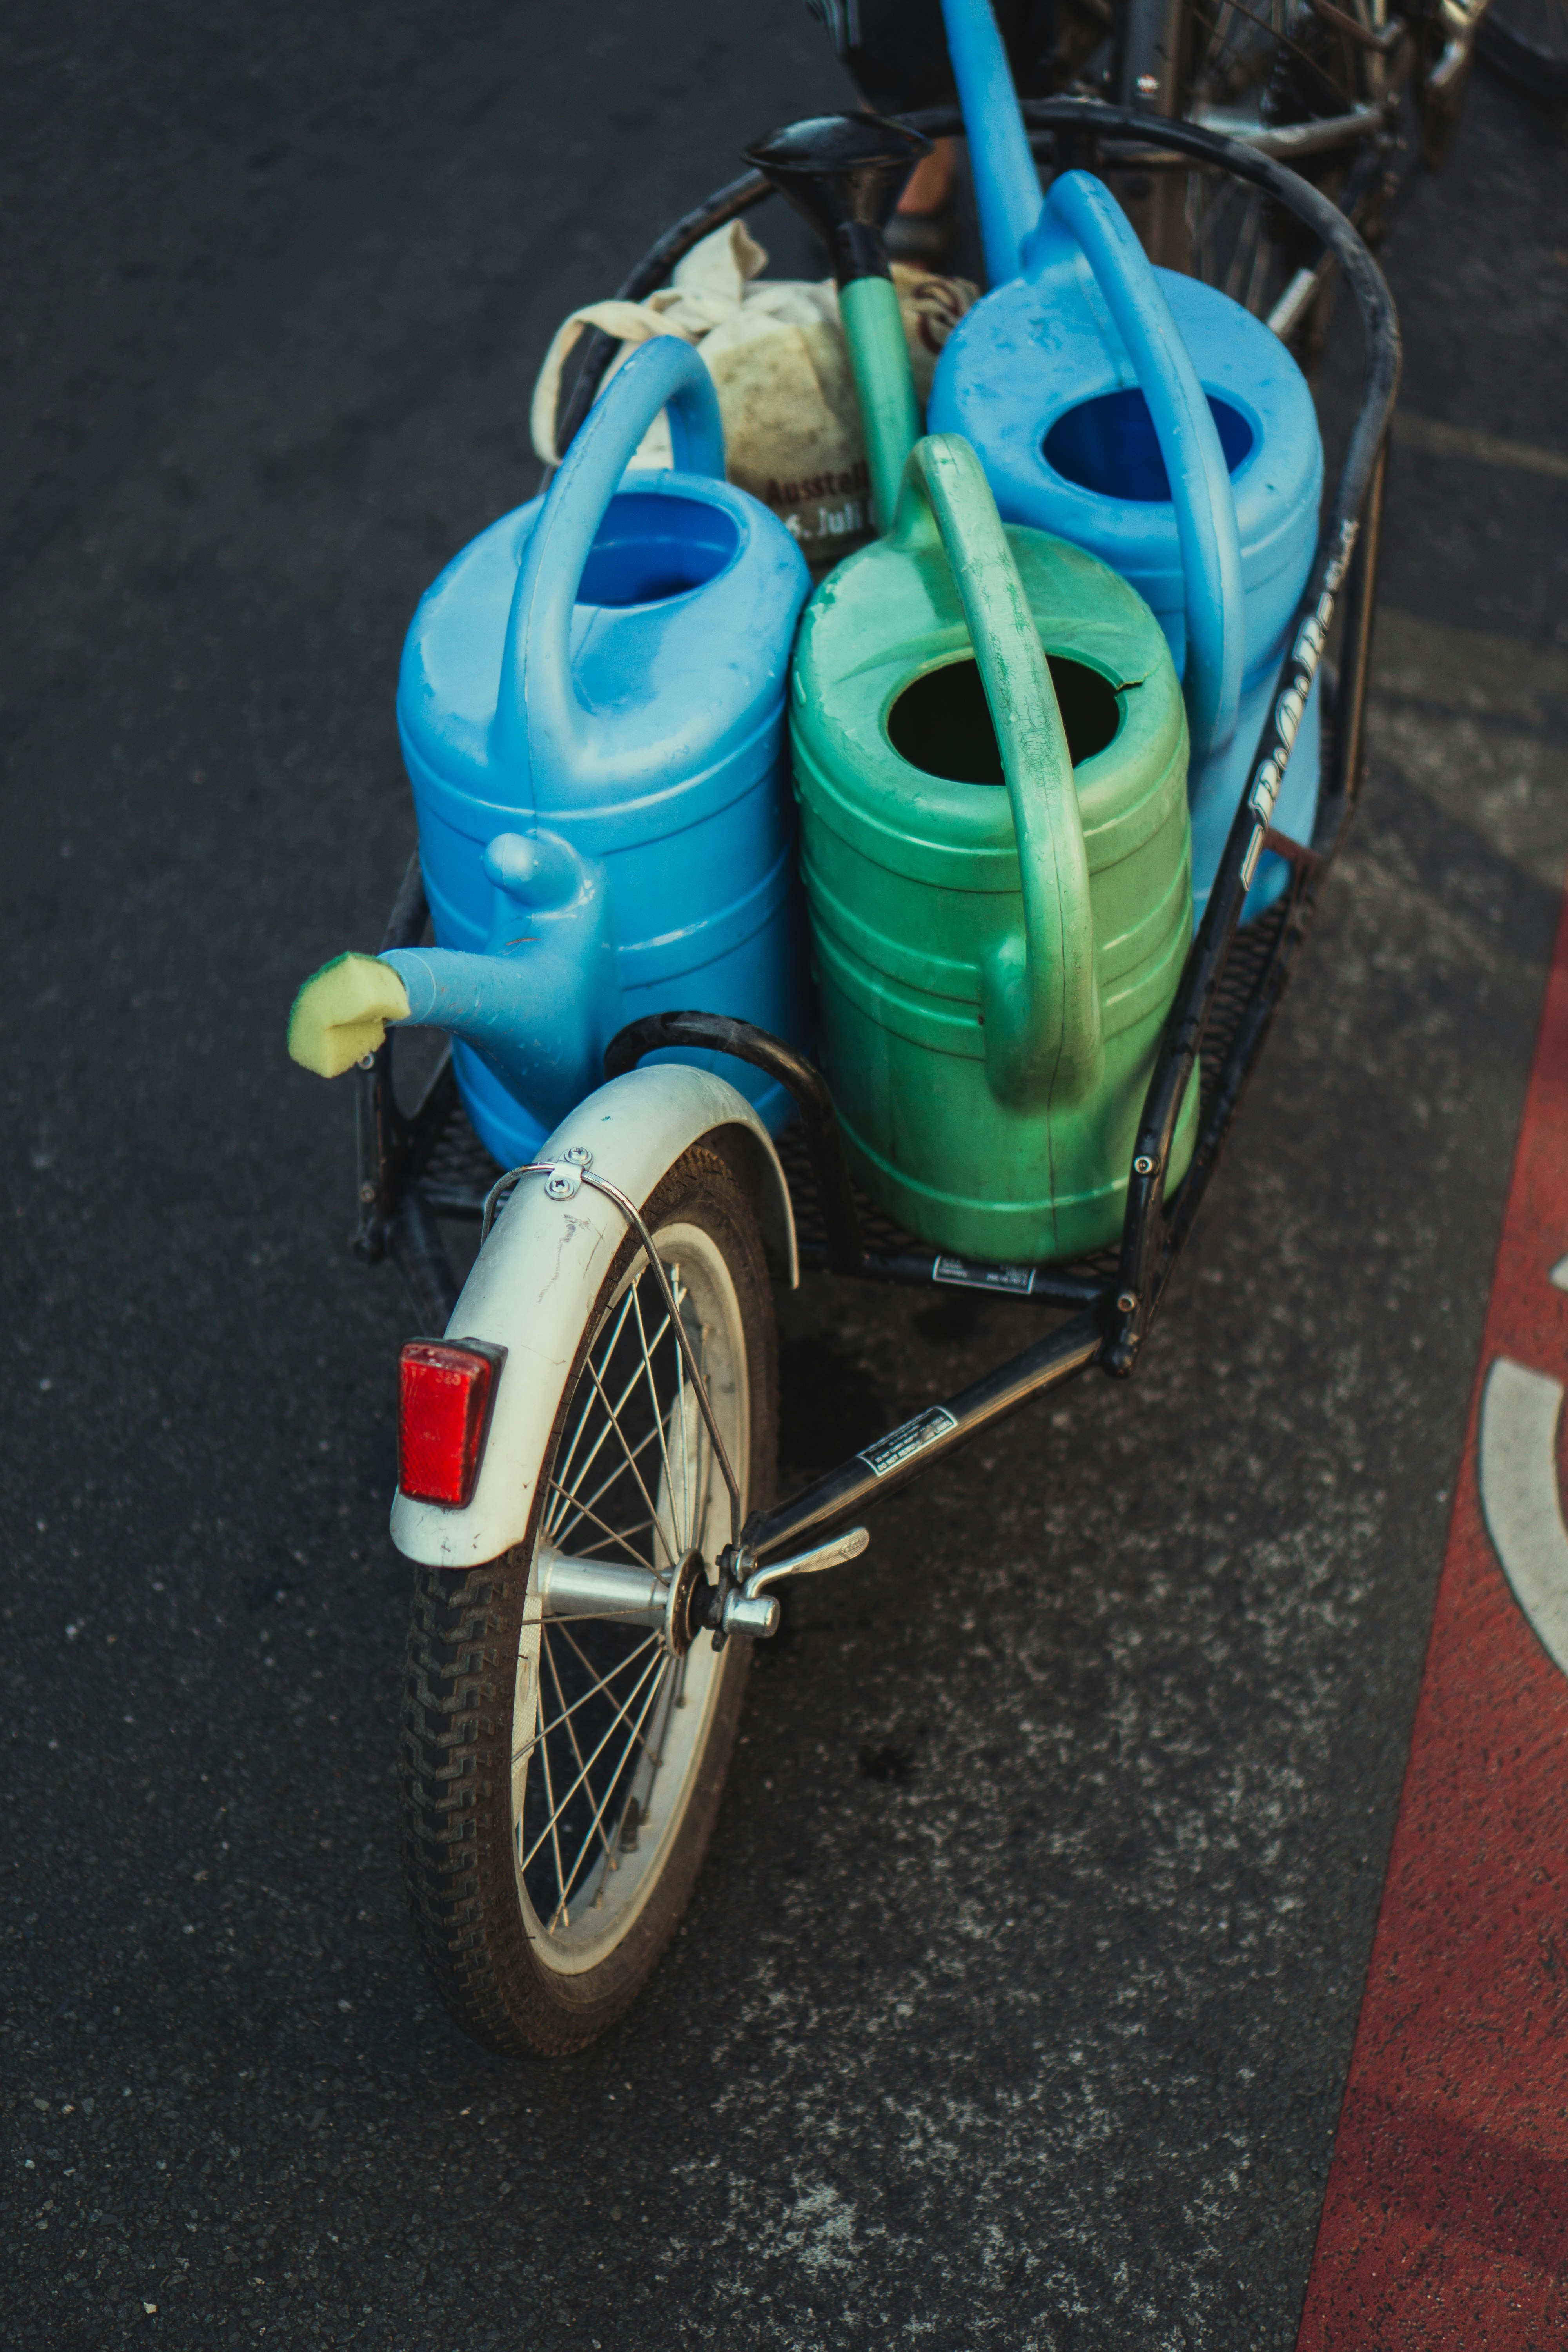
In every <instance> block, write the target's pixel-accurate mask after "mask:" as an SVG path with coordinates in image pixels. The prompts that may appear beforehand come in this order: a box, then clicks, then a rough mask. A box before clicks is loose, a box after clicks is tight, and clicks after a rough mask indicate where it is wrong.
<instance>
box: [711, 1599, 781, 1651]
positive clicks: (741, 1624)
mask: <svg viewBox="0 0 1568 2352" xmlns="http://www.w3.org/2000/svg"><path fill="white" fill-rule="evenodd" d="M779 1616H780V1610H779V1604H778V1602H777V1601H776V1600H775V1599H774V1598H773V1594H772V1593H771V1592H759V1593H758V1594H757V1597H756V1599H755V1600H754V1601H751V1600H748V1599H747V1597H746V1595H745V1594H744V1593H743V1592H742V1593H739V1594H737V1595H736V1597H735V1598H734V1599H733V1600H732V1601H726V1602H725V1604H724V1631H725V1633H750V1634H751V1636H752V1640H753V1641H758V1642H765V1641H766V1640H767V1638H768V1636H769V1635H770V1634H772V1633H777V1632H778V1628H779Z"/></svg>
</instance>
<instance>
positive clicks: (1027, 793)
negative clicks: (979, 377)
mask: <svg viewBox="0 0 1568 2352" xmlns="http://www.w3.org/2000/svg"><path fill="white" fill-rule="evenodd" d="M933 523H934V525H935V529H936V535H937V537H938V538H939V539H940V540H941V541H942V548H943V550H944V551H945V552H946V555H947V560H948V562H949V563H950V564H951V565H952V576H953V581H954V583H955V585H956V586H957V589H958V593H959V598H960V601H961V603H962V604H963V617H964V619H965V621H966V622H967V624H968V625H969V635H970V641H971V643H972V644H973V647H974V658H975V660H976V662H977V664H978V665H979V669H980V676H981V680H982V683H983V684H984V688H985V699H986V701H987V702H988V703H989V705H990V707H991V718H992V722H993V724H994V727H995V730H996V740H997V743H998V745H999V746H1000V748H1001V752H1002V772H1003V774H1004V776H1005V778H1006V782H1007V797H1008V799H1009V801H1010V802H1011V803H1012V809H1013V824H1014V829H1015V831H1016V835H1017V841H1018V873H1019V879H1020V883H1021V886H1022V891H1023V900H1024V938H1023V957H1022V963H1021V966H1020V964H1019V961H1018V959H1017V956H1016V952H1014V951H1012V950H1010V949H1009V948H1008V947H1007V946H1006V945H1005V946H1004V950H1003V953H1002V956H1001V957H1000V959H994V960H993V962H992V965H991V966H990V968H989V969H988V971H987V973H986V988H985V1013H986V1039H985V1058H986V1067H987V1071H988V1073H989V1074H990V1076H991V1077H992V1081H993V1084H994V1087H995V1089H996V1091H997V1092H998V1094H1000V1095H1001V1096H1002V1097H1003V1098H1004V1099H1005V1100H1010V1101H1014V1102H1016V1103H1019V1104H1020V1105H1023V1104H1043V1103H1044V1102H1045V1101H1046V1100H1047V1099H1048V1098H1050V1097H1053V1096H1056V1097H1059V1098H1064V1099H1069V1100H1070V1099H1075V1098H1076V1097H1078V1096H1079V1095H1080V1094H1082V1093H1086V1092H1087V1091H1088V1090H1089V1088H1090V1087H1093V1086H1096V1085H1098V1084H1099V1081H1100V1075H1101V1072H1102V1069H1103V1066H1104V1041H1103V1036H1102V1032H1101V1027H1100V995H1099V991H1098V989H1097V988H1096V985H1095V971H1094V925H1093V916H1092V910H1091V908H1090V904H1089V856H1088V852H1087V850H1086V848H1085V846H1084V838H1083V818H1082V815H1081V814H1080V812H1079V803H1078V786H1077V783H1076V782H1075V781H1074V778H1073V772H1072V754H1071V752H1070V751H1068V740H1067V730H1066V729H1065V728H1064V727H1063V725H1062V715H1061V710H1060V707H1059V706H1058V701H1057V696H1056V688H1054V686H1053V685H1052V684H1051V673H1050V668H1049V666H1048V665H1047V660H1046V656H1045V652H1044V649H1043V648H1042V646H1041V644H1040V638H1039V632H1038V631H1037V628H1036V626H1035V619H1034V614H1032V613H1031V612H1030V610H1029V601H1028V598H1027V596H1026V593H1025V590H1024V583H1023V581H1022V580H1021V579H1020V577H1019V575H1018V566H1017V562H1016V560H1015V557H1014V554H1013V550H1012V548H1011V546H1010V545H1009V544H1008V540H1007V534H1006V531H1005V530H1004V528H1003V525H1002V519H1001V517H1000V515H999V514H998V513H997V511H996V501H995V499H994V497H993V496H992V494H991V488H990V485H989V484H988V482H987V481H986V479H985V475H984V469H983V468H982V467H981V463H980V460H979V458H978V457H976V456H975V454H974V451H973V448H972V447H971V446H970V445H969V443H968V442H967V441H966V440H964V438H963V436H962V434H958V433H936V434H931V435H930V436H928V437H927V438H926V439H925V440H923V441H921V442H917V444H916V446H915V447H914V449H913V450H912V452H911V453H910V460H909V463H908V465H907V467H905V469H904V481H903V489H902V493H901V496H900V500H899V513H898V519H897V521H896V522H895V524H894V528H893V532H892V540H893V543H894V544H895V545H903V546H912V545H913V544H915V543H916V542H917V541H919V540H921V539H922V538H929V533H930V530H931V524H933Z"/></svg>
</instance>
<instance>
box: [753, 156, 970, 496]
mask: <svg viewBox="0 0 1568 2352" xmlns="http://www.w3.org/2000/svg"><path fill="white" fill-rule="evenodd" d="M930 152H931V141H930V140H929V139H926V138H923V137H922V136H921V133H920V132H919V131H910V130H909V129H908V128H907V127H906V126H905V125H904V124H903V123H901V122H889V121H886V120H885V119H884V118H883V117H882V116H881V115H879V114H819V115H814V116H813V117H812V118H811V119H810V120H809V121H805V122H792V123H790V124H789V125H788V127H787V128H786V129H784V130H783V131H770V132H769V133H768V135H767V136H766V137H765V138H763V139H758V140H755V141H753V142H752V145H751V146H750V147H748V148H746V149H745V151H744V160H745V162H747V163H750V164H751V165H752V168H753V169H754V170H756V171H759V172H761V173H762V174H763V178H764V179H766V180H768V181H770V182H771V183H772V184H773V186H774V187H775V188H776V189H777V190H778V192H779V194H780V195H782V196H784V198H785V199H786V200H787V202H788V203H789V204H791V205H793V206H794V207H795V211H796V212H797V213H799V214H800V215H801V217H802V219H803V220H805V222H807V223H808V225H809V226H811V227H812V228H813V229H815V230H816V234H817V236H820V237H821V238H822V240H823V242H824V243H825V245H826V247H827V249H828V251H829V253H830V254H831V255H832V257H833V275H834V277H835V278H836V279H837V285H838V301H839V310H840V314H841V316H842V318H843V321H844V336H845V341H847V344H848V347H849V364H850V367H851V369H852V371H853V373H854V377H855V390H856V393H857V394H858V399H859V404H860V415H861V418H862V420H863V422H864V424H865V428H866V456H867V459H868V464H869V467H870V473H871V506H872V510H873V514H874V516H875V520H876V523H877V528H878V530H884V531H885V530H888V529H889V526H890V524H891V522H892V520H893V510H894V509H895V507H896V506H897V504H898V497H899V485H900V481H901V480H902V478H903V472H904V466H905V463H906V461H907V459H908V457H909V454H910V450H911V449H912V448H913V447H914V446H915V443H916V441H917V440H918V439H919V438H920V429H921V426H920V411H919V408H918V407H917V405H916V402H915V387H914V377H913V374H912V373H911V370H910V354H909V347H908V345H907V344H906V343H905V341H904V330H903V324H902V321H901V320H900V317H899V299H898V296H897V295H896V294H895V292H894V291H893V284H892V278H891V276H890V274H889V268H888V256H887V250H886V247H885V246H884V244H883V241H882V231H883V229H884V228H885V227H886V226H887V222H888V217H889V214H890V213H891V212H892V209H893V206H894V205H896V204H897V203H898V201H899V197H900V194H901V193H902V190H903V187H904V184H905V182H906V181H907V180H908V178H909V176H910V173H911V172H912V171H913V170H914V168H915V165H916V164H917V163H919V162H920V160H921V156H922V155H929V154H930Z"/></svg>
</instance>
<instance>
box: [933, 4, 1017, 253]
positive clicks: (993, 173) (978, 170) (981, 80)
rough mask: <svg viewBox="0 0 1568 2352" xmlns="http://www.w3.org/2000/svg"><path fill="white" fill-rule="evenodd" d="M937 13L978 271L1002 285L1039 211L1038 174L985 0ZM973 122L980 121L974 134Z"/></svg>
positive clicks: (947, 8) (1002, 50)
mask: <svg viewBox="0 0 1568 2352" xmlns="http://www.w3.org/2000/svg"><path fill="white" fill-rule="evenodd" d="M942 18H943V21H944V22H945V24H946V26H947V53H948V56H949V57H950V58H952V76H953V79H954V80H955V81H956V82H957V84H958V102H959V104H960V106H961V107H962V108H963V120H964V122H965V124H966V126H968V128H969V131H970V140H969V163H970V169H971V171H972V172H973V174H974V201H975V204H976V205H977V207H978V209H979V213H980V241H981V244H982V245H983V246H984V249H985V274H986V276H987V277H988V278H990V280H991V283H992V285H993V286H1005V285H1006V283H1007V280H1008V279H1009V278H1016V277H1017V275H1018V272H1019V269H1020V268H1021V267H1022V263H1021V260H1020V256H1021V255H1022V253H1023V250H1024V239H1025V238H1026V236H1028V235H1029V233H1030V231H1031V230H1032V229H1033V227H1034V226H1035V224H1036V222H1037V220H1038V219H1039V217H1040V175H1039V173H1038V172H1037V170H1036V169H1035V159H1034V157H1033V155H1031V154H1030V152H1029V139H1028V133H1027V132H1026V130H1025V129H1024V118H1023V116H1022V115H1021V114H1020V113H1019V111H1018V99H1017V93H1016V90H1015V89H1014V88H1013V76H1012V73H1011V71H1010V69H1009V68H1008V64H1007V52H1006V50H1005V48H1004V47H1003V46H1002V36H1001V34H1000V33H999V32H998V31H997V29H996V19H995V17H994V16H993V15H992V13H991V0H942ZM977 124H982V125H984V131H983V132H982V133H981V134H980V135H978V136H977V135H976V134H975V125H977Z"/></svg>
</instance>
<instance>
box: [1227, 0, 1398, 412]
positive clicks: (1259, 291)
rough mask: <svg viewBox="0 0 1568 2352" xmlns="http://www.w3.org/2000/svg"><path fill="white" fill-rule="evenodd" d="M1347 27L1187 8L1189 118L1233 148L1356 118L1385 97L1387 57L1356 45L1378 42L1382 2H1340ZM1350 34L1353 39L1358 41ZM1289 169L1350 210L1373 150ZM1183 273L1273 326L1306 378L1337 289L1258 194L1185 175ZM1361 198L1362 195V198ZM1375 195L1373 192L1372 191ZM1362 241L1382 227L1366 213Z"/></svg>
mask: <svg viewBox="0 0 1568 2352" xmlns="http://www.w3.org/2000/svg"><path fill="white" fill-rule="evenodd" d="M1332 13H1333V14H1335V15H1338V16H1342V17H1343V18H1344V19H1345V25H1344V26H1341V25H1337V24H1335V23H1332V22H1330V21H1326V20H1325V18H1324V17H1323V16H1320V15H1319V14H1317V13H1316V12H1315V11H1314V10H1313V9H1312V8H1310V7H1308V6H1303V5H1299V0H1246V4H1245V5H1242V0H1212V5H1211V0H1192V6H1191V11H1190V16H1191V25H1192V32H1191V46H1192V51H1193V64H1192V68H1191V73H1190V77H1189V79H1188V84H1187V102H1186V106H1185V113H1186V115H1187V118H1188V120H1189V121H1194V122H1200V123H1203V124H1205V126H1206V127H1207V128H1209V129H1210V130H1214V131H1222V132H1224V133H1225V134H1226V135H1227V136H1229V137H1232V138H1237V137H1243V138H1244V137H1246V136H1247V135H1248V134H1249V133H1253V132H1257V131H1276V130H1283V129H1286V128H1289V127H1294V126H1299V125H1303V124H1308V123H1311V122H1318V121H1333V120H1337V119H1342V118H1344V117H1346V116H1350V115H1354V114H1356V113H1357V112H1359V111H1360V110H1363V109H1365V108H1368V107H1373V106H1376V105H1377V104H1378V103H1379V101H1380V100H1382V99H1383V98H1384V96H1385V94H1386V85H1387V73H1388V65H1387V60H1386V58H1385V57H1384V54H1383V53H1382V52H1381V51H1380V50H1377V49H1375V48H1373V47H1371V46H1369V42H1368V40H1365V39H1362V38H1359V37H1357V36H1358V34H1364V35H1366V36H1368V37H1371V38H1375V37H1377V36H1378V35H1379V34H1381V32H1382V30H1383V26H1384V19H1385V15H1386V11H1385V9H1384V5H1383V0H1345V5H1344V7H1343V9H1342V10H1335V11H1333V12H1332ZM1352 28H1353V29H1352ZM1291 160H1292V168H1293V169H1295V170H1298V171H1300V173H1301V175H1302V177H1303V178H1304V179H1307V180H1310V182H1311V183H1312V184H1313V185H1314V186H1316V187H1319V188H1321V190H1322V192H1323V194H1325V195H1327V196H1330V197H1331V198H1332V200H1333V201H1334V202H1335V203H1336V204H1341V205H1343V204H1344V203H1345V201H1346V197H1347V193H1348V192H1349V191H1350V190H1351V188H1352V181H1354V180H1355V179H1356V177H1357V174H1358V172H1359V173H1360V175H1361V177H1362V178H1363V179H1366V178H1367V177H1368V176H1369V175H1368V174H1367V172H1366V168H1365V167H1366V164H1367V163H1368V162H1369V161H1370V162H1372V163H1373V170H1374V173H1377V172H1380V168H1381V167H1380V165H1378V163H1377V161H1376V159H1375V158H1369V157H1368V156H1367V154H1366V142H1364V141H1355V140H1353V139H1347V140H1346V141H1345V142H1342V143H1339V144H1336V145H1334V146H1332V147H1330V148H1328V149H1326V150H1324V151H1323V152H1320V153H1316V154H1313V153H1307V154H1303V155H1301V156H1300V158H1294V157H1293V158H1292V159H1291ZM1184 182H1185V186H1184V198H1185V201H1184V236H1185V253H1184V266H1185V267H1187V268H1189V269H1190V270H1191V272H1192V274H1193V275H1194V277H1197V278H1203V279H1204V281H1205V284H1207V285H1210V286H1216V287H1218V288H1219V289H1220V290H1221V291H1222V292H1223V293H1226V294H1227V295H1229V296H1230V298H1231V299H1232V300H1234V301H1237V302H1240V303H1241V304H1242V305H1243V307H1244V308H1245V309H1247V310H1250V311H1251V312H1252V313H1253V315H1254V316H1255V317H1257V318H1260V319H1266V320H1268V322H1269V324H1270V325H1271V326H1273V327H1274V328H1275V330H1276V331H1277V332H1279V334H1280V335H1281V336H1282V338H1283V339H1284V340H1285V341H1288V342H1289V344H1290V346H1291V348H1292V350H1294V352H1296V355H1297V357H1298V358H1299V359H1300V361H1301V362H1302V363H1303V365H1306V366H1308V367H1309V368H1310V365H1311V364H1312V363H1313V362H1314V361H1315V359H1316V358H1317V356H1318V354H1319V352H1321V347H1322V343H1323V341H1324V339H1325V337H1326V334H1327V331H1328V325H1329V319H1330V315H1331V310H1332V305H1333V299H1334V292H1335V288H1334V285H1333V282H1332V278H1331V276H1330V275H1324V276H1323V277H1322V278H1318V277H1316V274H1315V273H1316V272H1317V270H1318V265H1319V262H1320V260H1321V248H1320V247H1318V245H1317V243H1316V241H1315V239H1314V238H1313V237H1312V236H1310V232H1308V231H1307V230H1306V229H1304V228H1303V227H1302V226H1301V225H1300V223H1299V222H1297V221H1296V220H1295V219H1294V217H1293V216H1292V215H1289V213H1287V212H1286V211H1285V210H1284V208H1283V207H1282V206H1280V205H1277V204H1275V203H1273V202H1272V201H1271V200H1270V198H1269V197H1268V195H1266V194H1265V193H1264V192H1263V190H1262V189H1260V188H1250V187H1246V186H1244V185H1242V184H1240V183H1238V182H1237V181H1235V180H1230V179H1226V178H1224V177H1222V176H1219V175H1217V174H1214V173H1205V172H1199V171H1194V172H1188V173H1185V174H1184ZM1358 193H1361V191H1359V190H1358ZM1367 193H1371V191H1370V190H1369V191H1367ZM1360 210H1361V215H1362V217H1361V219H1360V222H1359V223H1358V225H1359V226H1361V227H1362V230H1363V235H1365V234H1367V233H1368V231H1369V229H1370V230H1371V231H1372V233H1373V237H1375V231H1376V226H1377V224H1376V222H1375V221H1373V220H1371V219H1369V218H1368V217H1367V212H1368V207H1367V206H1366V205H1365V204H1364V203H1363V205H1361V206H1360Z"/></svg>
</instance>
